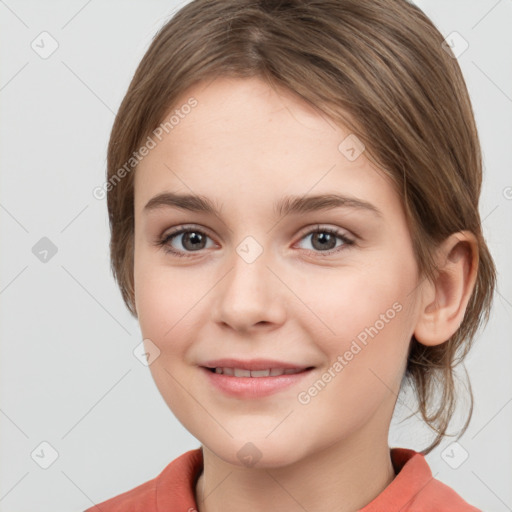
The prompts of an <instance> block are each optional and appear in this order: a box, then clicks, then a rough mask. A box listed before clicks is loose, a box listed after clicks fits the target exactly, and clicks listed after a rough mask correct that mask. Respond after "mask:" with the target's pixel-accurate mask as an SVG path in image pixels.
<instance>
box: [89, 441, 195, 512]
mask: <svg viewBox="0 0 512 512" xmlns="http://www.w3.org/2000/svg"><path fill="white" fill-rule="evenodd" d="M202 461H203V459H202V451H201V448H197V449H195V450H190V451H188V452H186V453H184V454H182V455H180V456H179V457H178V458H176V459H175V460H173V461H172V462H171V463H170V464H168V465H167V466H166V467H165V468H164V469H163V471H162V472H161V473H160V474H159V475H158V476H156V477H155V478H153V479H152V480H148V481H147V482H144V483H143V484H141V485H138V486H137V487H134V488H133V489H130V490H129V491H126V492H123V493H122V494H119V495H117V496H114V497H113V498H110V499H108V500H106V501H103V502H101V503H96V504H95V505H94V506H92V507H90V508H88V509H87V510H85V512H97V511H98V510H101V512H158V511H160V510H172V508H170V507H179V508H181V507H184V506H188V504H189V503H190V502H191V500H192V501H193V500H194V496H193V481H194V479H195V477H196V475H197V473H198V471H199V470H200V469H201V468H202ZM163 490H165V492H163ZM185 510H187V508H185Z"/></svg>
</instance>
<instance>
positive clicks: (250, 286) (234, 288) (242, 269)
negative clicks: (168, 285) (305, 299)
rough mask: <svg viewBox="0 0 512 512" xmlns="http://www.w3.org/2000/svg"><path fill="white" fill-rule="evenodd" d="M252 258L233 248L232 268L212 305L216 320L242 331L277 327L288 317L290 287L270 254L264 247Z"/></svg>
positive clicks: (218, 288)
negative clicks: (274, 267) (268, 254)
mask: <svg viewBox="0 0 512 512" xmlns="http://www.w3.org/2000/svg"><path fill="white" fill-rule="evenodd" d="M239 249H240V248H239ZM252 259H253V258H251V257H249V258H248V257H247V256H246V254H245V253H244V252H243V251H242V250H239V251H237V250H234V251H233V254H232V257H231V258H230V261H229V263H228V265H230V266H229V269H228V270H227V273H226V274H225V276H224V278H223V279H222V280H221V282H219V284H218V285H217V287H216V288H217V292H216V295H215V299H214V305H213V309H212V317H213V320H214V321H215V322H217V323H218V324H222V325H224V326H225V327H226V326H229V327H231V328H232V329H234V330H236V331H240V332H249V331H251V330H253V329H261V328H263V327H264V328H266V329H274V328H276V327H278V326H279V325H281V324H282V323H283V322H284V321H285V318H286V307H285V305H286V303H287V302H286V297H285V296H284V295H286V290H287V289H286V286H285V285H284V284H283V282H282V281H281V280H280V279H279V278H278V277H277V275H276V274H278V272H276V270H275V269H273V268H272V267H273V266H275V265H273V263H272V262H271V261H270V260H271V258H269V257H267V254H266V252H265V251H263V253H261V254H260V255H259V256H258V257H256V259H254V260H252ZM288 293H289V292H288ZM288 302H289V301H288Z"/></svg>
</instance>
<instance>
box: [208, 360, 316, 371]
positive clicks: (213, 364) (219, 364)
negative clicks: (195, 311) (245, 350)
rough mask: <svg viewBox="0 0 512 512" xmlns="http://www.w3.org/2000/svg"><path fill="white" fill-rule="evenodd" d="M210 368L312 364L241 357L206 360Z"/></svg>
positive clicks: (296, 366) (253, 367)
mask: <svg viewBox="0 0 512 512" xmlns="http://www.w3.org/2000/svg"><path fill="white" fill-rule="evenodd" d="M201 366H206V367H208V368H240V369H242V370H266V369H267V368H283V369H284V370H287V369H290V370H294V369H306V368H310V367H311V365H302V364H293V363H286V362H283V361H275V360H272V359H250V360H248V361H242V360H241V359H231V358H227V359H216V360H212V361H206V362H204V363H202V364H201Z"/></svg>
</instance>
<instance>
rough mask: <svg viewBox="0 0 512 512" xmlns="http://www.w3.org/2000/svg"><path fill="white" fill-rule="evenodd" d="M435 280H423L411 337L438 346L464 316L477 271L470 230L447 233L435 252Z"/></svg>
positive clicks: (458, 325) (455, 328)
mask: <svg viewBox="0 0 512 512" xmlns="http://www.w3.org/2000/svg"><path fill="white" fill-rule="evenodd" d="M436 260H437V267H436V272H435V275H436V277H435V279H434V281H429V280H426V281H424V283H423V285H422V286H423V290H422V293H421V310H420V312H419V316H418V320H417V324H416V328H415V330H414V337H415V338H416V339H417V340H418V342H419V343H421V344H422V345H427V346H433V345H440V344H441V343H444V342H445V341H447V340H448V339H449V338H450V337H451V336H453V334H454V333H455V332H456V331H457V329H458V328H459V327H460V324H461V323H462V320H463V319H464V314H465V312H466V307H467V305H468V302H469V299H470V297H471V294H472V292H473V288H474V286H475V282H476V276H477V270H478V243H477V240H476V238H475V236H474V235H473V233H471V232H470V231H459V232H457V233H454V234H452V235H450V236H449V237H448V238H447V239H446V240H444V241H443V243H442V244H441V245H440V246H439V247H438V249H437V251H436Z"/></svg>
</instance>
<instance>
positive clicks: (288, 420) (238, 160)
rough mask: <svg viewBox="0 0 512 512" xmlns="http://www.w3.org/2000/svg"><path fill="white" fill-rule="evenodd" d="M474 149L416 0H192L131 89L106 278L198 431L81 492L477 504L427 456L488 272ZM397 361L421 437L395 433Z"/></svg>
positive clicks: (375, 504) (185, 505) (160, 501)
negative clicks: (155, 460)
mask: <svg viewBox="0 0 512 512" xmlns="http://www.w3.org/2000/svg"><path fill="white" fill-rule="evenodd" d="M481 166H482V164H481V155H480V147H479V141H478V136H477V130H476V127H475V122H474V118H473V112H472V107H471V103H470V100H469V97H468V93H467V89H466V86H465V82H464V79H463V76H462V74H461V71H460V68H459V66H458V63H457V60H456V59H455V56H454V54H453V53H452V51H451V50H450V48H449V45H446V44H445V43H444V42H443V36H442V35H441V34H440V33H439V31H438V30H437V29H436V28H435V27H434V26H433V24H432V22H431V21H430V20H429V19H428V18H427V17H426V16H425V15H424V14H423V13H422V12H421V10H420V9H418V8H417V7H416V6H414V5H413V4H410V3H408V2H407V1H405V0H310V1H308V0H257V1H255V0H194V1H192V2H191V3H189V4H187V5H185V6H184V7H183V8H182V9H181V10H180V11H179V12H178V13H177V14H176V15H175V16H174V17H173V18H172V19H171V20H170V21H169V22H168V23H167V24H166V25H165V26H164V27H163V28H162V30H161V31H160V32H159V33H158V34H157V36H156V37H155V39H154V41H153V42H152V44H151V46H150V48H149V50H148V51H147V53H146V55H145V56H144V58H143V60H142V62H141V63H140V65H139V68H138V69H137V71H136V73H135V76H134V78H133V80H132V82H131V85H130V87H129V89H128V92H127V94H126V97H125V98H124V101H123V102H122V105H121V107H120V110H119V112H118V115H117V118H116V120H115V123H114V127H113V130H112V134H111V140H110V145H109V150H108V180H107V183H106V190H107V192H108V209H109V215H110V227H111V233H112V238H111V246H110V248H111V258H112V269H113V272H114V276H115V278H116V279H117V281H118V283H119V286H120V289H121V292H122V295H123V298H124V300H125V302H126V304H127V306H128V308H129V309H130V311H131V312H132V313H133V315H134V316H136V317H137V318H138V321H139V322H140V326H141V331H142V334H143V336H144V347H145V352H146V353H145V357H146V358H147V361H148V364H149V365H150V369H151V372H152V375H153V377H154V379H155V382H156V384H157V386H158V388H159V390H160V392H161V394H162V396H163V398H164V400H165V401H166V403H167V404H168V406H169V407H170V408H171V410H172V411H173V413H174V414H175V415H176V417H177V418H178V419H179V421H180V422H181V423H182V424H183V425H184V426H185V428H186V429H187V430H188V431H190V432H191V433H192V435H193V436H195V437H196V438H197V439H198V440H199V441H200V443H201V446H200V448H197V449H195V450H191V451H188V452H186V453H184V454H183V455H181V456H180V457H179V458H177V459H176V460H175V461H173V462H171V463H170V464H169V465H168V466H167V467H166V468H165V469H164V470H163V471H162V473H161V474H160V475H158V476H157V477H156V478H155V479H153V480H151V481H149V482H146V483H144V484H142V485H140V486H138V487H136V488H134V489H132V490H131V491H128V492H125V493H124V494H121V495H119V496H117V497H114V498H112V499H110V500H108V501H105V502H103V503H101V504H99V505H98V506H97V507H98V508H95V507H92V508H90V509H89V510H90V511H93V510H102V511H103V512H109V511H130V510H131V511H136V510H137V511H138V510H140V511H142V510H144V511H145V512H151V511H160V512H164V511H183V512H186V511H188V512H193V511H199V512H218V511H223V512H231V511H235V510H236V511H240V510H243V511H244V512H252V511H263V510H264V511H268V510H286V511H305V510H307V511H309V512H314V511H323V510H333V511H334V510H335V511H338V512H349V511H357V510H359V511H364V512H370V511H375V512H376V511H380V512H382V511H402V512H406V511H434V510H435V511H450V512H454V511H476V510H477V509H476V508H475V507H473V506H471V505H469V504H468V503H467V502H466V501H464V500H463V498H462V497H460V496H458V495H457V494H456V493H455V492H454V491H453V490H452V489H450V488H449V487H447V486H446V485H444V484H443V483H441V482H440V481H438V480H436V479H434V478H433V476H432V473H431V471H430V469H429V467H428V465H427V463H426V461H425V458H424V455H425V454H426V453H428V452H429V451H430V450H432V448H434V447H435V446H437V445H438V444H439V443H440V442H441V440H442V439H443V436H444V435H445V434H446V432H447V428H448V425H449V422H450V419H451V416H452V414H453V411H454V407H455V403H456V400H455V398H456V397H455V393H454V375H453V368H454V366H455V364H456V363H457V362H458V361H460V360H461V359H462V358H463V357H464V356H465V354H466V353H467V351H468V350H469V348H470V345H471V343H472V340H473V338H474V336H475V333H476V331H477V328H478V327H479V325H480V324H481V322H482V321H483V320H485V319H486V318H487V317H488V314H489V309H490V304H491V299H492V293H493V289H494V284H495V268H494V264H493V261H492V258H491V256H490V254H489V251H488V249H487V246H486V244H485V241H484V238H483V236H482V229H481V225H480V218H479V213H478V200H479V195H480V185H481V179H482V169H481ZM404 383H409V384H410V385H412V386H413V389H414V390H415V392H416V394H417V399H418V409H419V411H420V413H421V415H422V417H423V418H424V419H425V421H426V422H427V424H428V425H429V426H431V427H432V429H433V430H434V431H435V433H436V436H435V438H434V440H433V442H432V443H431V445H430V446H429V447H427V448H425V449H424V450H423V451H421V452H416V451H413V450H409V449H404V448H392V449H390V447H389V446H388V432H389V425H390V422H391V418H392V415H393V410H394V406H395V403H396V400H397V396H398V393H399V391H400V389H401V386H402V385H403V384H404ZM436 391H440V394H439V392H436ZM470 416H471V414H470V413H469V414H468V415H467V422H466V424H465V425H464V427H463V429H462V431H461V434H462V432H464V430H465V428H466V427H467V424H468V422H469V419H470ZM148 428H149V426H148Z"/></svg>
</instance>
